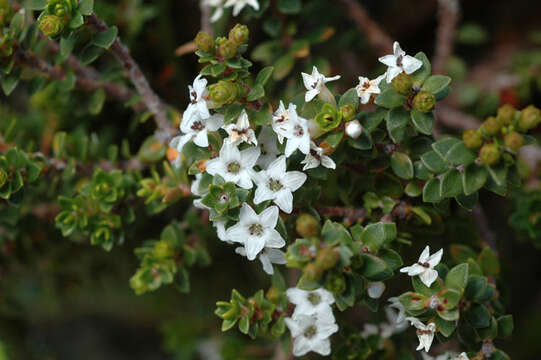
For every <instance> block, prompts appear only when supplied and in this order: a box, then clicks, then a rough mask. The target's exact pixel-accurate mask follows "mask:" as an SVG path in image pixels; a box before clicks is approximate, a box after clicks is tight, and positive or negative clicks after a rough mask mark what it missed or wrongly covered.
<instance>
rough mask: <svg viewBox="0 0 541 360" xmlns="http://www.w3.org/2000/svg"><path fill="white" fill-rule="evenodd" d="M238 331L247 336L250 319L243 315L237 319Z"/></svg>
mask: <svg viewBox="0 0 541 360" xmlns="http://www.w3.org/2000/svg"><path fill="white" fill-rule="evenodd" d="M239 330H240V332H241V333H243V334H248V331H249V330H250V317H249V316H248V315H245V316H243V317H241V318H240V319H239Z"/></svg>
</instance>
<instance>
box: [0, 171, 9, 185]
mask: <svg viewBox="0 0 541 360" xmlns="http://www.w3.org/2000/svg"><path fill="white" fill-rule="evenodd" d="M7 181H8V173H7V172H6V170H4V169H0V188H1V187H2V186H4V185H5V184H6V183H7Z"/></svg>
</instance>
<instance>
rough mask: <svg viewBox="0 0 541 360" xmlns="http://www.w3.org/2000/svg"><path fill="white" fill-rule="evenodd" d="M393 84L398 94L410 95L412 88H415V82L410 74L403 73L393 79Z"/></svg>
mask: <svg viewBox="0 0 541 360" xmlns="http://www.w3.org/2000/svg"><path fill="white" fill-rule="evenodd" d="M392 84H393V89H394V91H396V92H397V93H399V94H402V95H409V93H410V91H411V87H412V86H413V80H412V78H411V76H409V75H408V74H406V73H401V74H399V75H398V76H396V77H395V78H394V79H393V81H392Z"/></svg>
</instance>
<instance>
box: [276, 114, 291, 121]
mask: <svg viewBox="0 0 541 360" xmlns="http://www.w3.org/2000/svg"><path fill="white" fill-rule="evenodd" d="M287 119H289V114H288V113H284V114H282V116H281V117H280V118H279V119H278V120H276V122H277V123H281V122H284V121H286V120H287Z"/></svg>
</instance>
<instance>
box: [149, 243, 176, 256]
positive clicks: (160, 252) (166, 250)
mask: <svg viewBox="0 0 541 360" xmlns="http://www.w3.org/2000/svg"><path fill="white" fill-rule="evenodd" d="M152 255H154V256H155V257H156V258H158V259H168V258H172V257H173V255H175V249H173V246H172V245H171V244H169V243H168V242H167V241H164V240H160V241H158V242H157V243H155V244H154V249H152Z"/></svg>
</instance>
